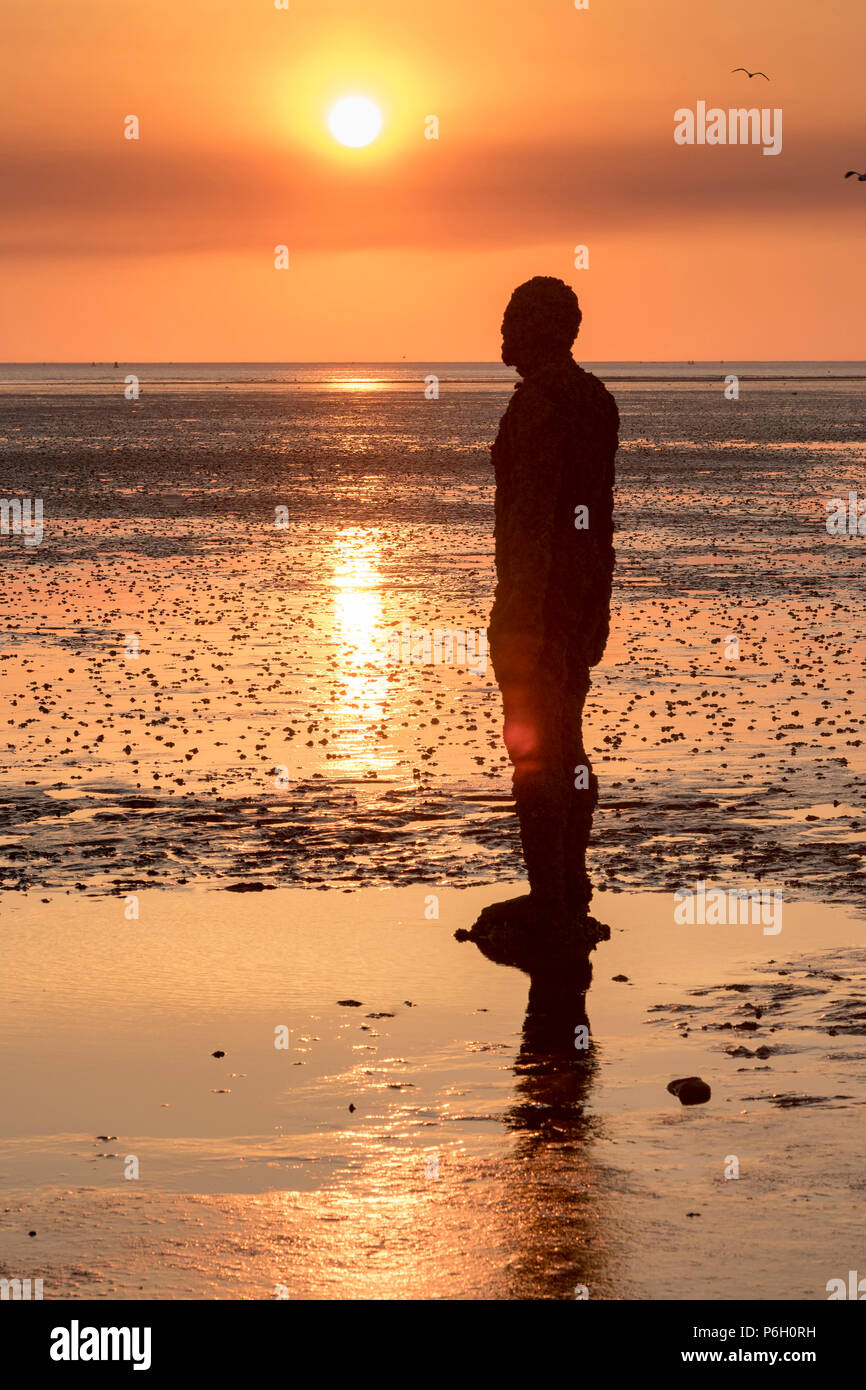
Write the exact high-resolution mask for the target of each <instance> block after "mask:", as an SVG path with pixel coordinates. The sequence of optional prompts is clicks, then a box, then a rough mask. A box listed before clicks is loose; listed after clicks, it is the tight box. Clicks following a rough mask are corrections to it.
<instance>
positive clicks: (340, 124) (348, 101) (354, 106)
mask: <svg viewBox="0 0 866 1390" xmlns="http://www.w3.org/2000/svg"><path fill="white" fill-rule="evenodd" d="M328 128H329V130H330V132H331V134H332V135H333V137H334V139H335V140H339V142H340V144H341V145H350V146H351V147H352V148H353V149H360V148H361V146H362V145H369V144H370V143H371V142H372V141H373V140H375V139H376V136H377V135H378V134H379V131H380V130H381V129H382V113H381V111H380V110H379V108H378V106H376V105H375V104H374V103H373V102H372V101H369V100H368V98H367V97H343V99H342V100H341V101H338V102H337V104H336V106H335V107H333V108H332V110H331V114H330V116H329V117H328Z"/></svg>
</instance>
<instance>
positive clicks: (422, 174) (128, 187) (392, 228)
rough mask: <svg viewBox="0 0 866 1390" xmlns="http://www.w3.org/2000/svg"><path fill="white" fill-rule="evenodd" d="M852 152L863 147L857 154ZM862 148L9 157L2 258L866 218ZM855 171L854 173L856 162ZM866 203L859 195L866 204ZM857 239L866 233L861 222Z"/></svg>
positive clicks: (624, 143) (518, 239)
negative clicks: (355, 157) (361, 157)
mask: <svg viewBox="0 0 866 1390" xmlns="http://www.w3.org/2000/svg"><path fill="white" fill-rule="evenodd" d="M854 143H856V141H855V142H854ZM851 148H852V139H851V136H850V133H849V134H848V136H847V137H844V138H843V137H841V136H839V137H834V136H832V135H830V134H827V135H824V136H821V137H820V138H814V137H813V138H812V139H811V140H810V142H808V143H803V142H797V141H796V140H791V139H790V137H789V135H788V132H786V141H785V148H784V150H783V152H782V154H781V155H780V156H779V157H778V158H776V159H766V158H763V157H762V155H761V151H760V149H759V148H758V147H755V146H748V147H737V148H733V147H697V146H693V147H677V146H675V145H674V143H673V120H671V127H670V130H666V131H665V132H664V139H662V138H661V137H659V138H657V139H653V140H648V139H647V138H646V136H645V135H644V136H643V137H641V138H637V137H636V138H634V139H626V138H625V137H623V138H622V139H620V140H619V141H618V142H617V141H608V142H607V143H605V144H599V143H597V142H594V143H592V144H589V143H585V142H582V141H581V140H580V139H577V138H575V139H572V140H566V141H562V142H560V143H559V144H557V145H554V146H551V145H550V144H549V143H548V144H544V145H543V146H538V145H533V144H530V143H526V144H522V145H505V144H502V143H500V144H490V145H488V146H481V145H475V146H471V147H470V146H465V145H457V144H456V143H454V144H451V145H449V144H448V143H447V142H445V141H442V142H439V143H437V142H434V141H429V142H427V141H421V140H419V142H418V147H417V148H413V149H412V150H411V151H406V150H404V151H403V153H402V154H400V155H399V156H392V157H391V158H390V159H388V160H382V161H381V162H380V163H376V164H374V163H369V162H364V163H361V162H360V161H359V164H358V165H357V166H356V167H353V166H352V165H351V163H350V162H349V161H347V160H339V161H337V160H334V159H332V158H330V157H329V156H315V155H312V154H310V153H309V152H303V153H299V152H296V151H291V150H271V151H269V152H268V153H267V155H266V156H265V155H262V154H261V153H256V154H255V155H253V154H250V153H247V152H244V151H228V152H227V151H221V150H204V151H202V150H193V149H188V150H185V151H177V150H167V149H165V148H162V147H156V146H150V147H149V146H148V144H147V143H146V142H141V143H135V142H129V143H128V144H126V143H124V145H123V146H121V147H120V148H119V149H118V150H116V151H114V150H112V151H89V152H82V151H72V150H65V151H64V150H56V151H55V150H46V149H42V150H40V151H38V152H36V153H34V154H25V153H24V152H22V153H19V154H17V155H16V154H12V155H11V156H9V157H7V159H6V160H5V167H4V168H3V169H2V170H0V177H2V180H3V187H4V191H5V201H6V204H7V216H6V218H5V223H4V227H3V231H2V234H0V246H2V248H3V250H4V251H6V252H7V253H9V254H17V255H24V256H52V257H55V258H61V257H64V256H100V257H109V256H112V255H124V256H128V255H130V254H137V255H151V254H159V253H166V252H184V251H188V252H208V251H215V252H226V251H231V252H250V251H261V250H262V249H263V248H266V249H267V252H268V253H271V251H272V248H273V246H274V245H275V244H277V243H278V242H285V243H287V244H288V245H289V247H290V248H291V250H292V251H293V252H295V251H297V252H309V253H322V252H328V251H355V250H368V249H377V248H379V249H381V248H396V247H399V248H404V249H413V250H418V249H426V248H429V249H431V250H435V249H441V250H454V249H470V248H471V249H483V248H485V247H489V248H491V249H503V248H506V247H509V246H513V245H518V244H527V243H529V242H532V241H542V240H543V241H550V240H554V239H556V238H558V237H562V238H563V240H564V241H566V242H571V241H574V242H577V241H586V240H588V239H589V238H590V237H592V236H595V237H598V236H601V235H604V234H605V233H606V232H608V233H609V232H611V231H612V230H616V231H618V232H621V231H622V229H623V226H624V225H625V226H628V227H630V228H633V229H634V231H635V233H636V234H638V233H639V231H640V228H641V227H642V226H643V225H646V224H648V223H655V224H658V223H660V222H661V223H667V224H675V225H678V226H680V227H682V226H684V225H685V224H687V223H692V222H694V221H696V220H702V221H708V220H710V221H712V220H716V221H718V222H722V221H726V220H734V221H736V222H737V223H738V225H739V227H740V228H741V229H744V228H747V227H748V223H749V219H750V218H753V217H760V218H762V219H767V218H770V219H772V218H774V217H778V218H782V217H784V218H786V219H787V218H789V217H790V215H792V214H794V215H797V214H801V215H806V214H808V215H809V217H810V218H812V219H814V216H815V214H816V212H817V213H818V214H820V215H821V216H828V217H830V218H837V217H841V218H842V219H843V220H844V221H845V222H847V220H848V218H849V217H852V216H856V217H857V218H858V219H861V218H862V217H863V215H864V209H863V207H862V197H863V195H862V192H861V186H857V185H854V184H852V182H851V181H850V180H849V181H848V183H847V184H846V183H845V181H844V179H843V178H842V175H843V173H844V171H845V169H846V168H849V167H851V155H850V150H851ZM855 162H856V161H855ZM858 195H859V196H858ZM861 225H862V223H861Z"/></svg>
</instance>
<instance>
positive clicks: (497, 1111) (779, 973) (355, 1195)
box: [0, 889, 866, 1299]
mask: <svg viewBox="0 0 866 1390" xmlns="http://www.w3.org/2000/svg"><path fill="white" fill-rule="evenodd" d="M495 896H496V894H495V892H493V891H492V890H490V889H469V890H462V891H453V890H452V891H445V892H443V893H442V894H441V895H440V897H439V902H438V910H439V916H438V918H431V917H428V916H427V915H425V914H426V913H427V911H428V910H429V907H430V904H429V901H428V895H426V894H425V893H424V891H423V890H422V889H401V890H396V891H390V892H380V891H377V890H374V889H368V890H364V891H362V892H359V893H355V894H351V895H343V894H336V893H328V894H317V893H314V892H310V891H300V890H294V891H279V892H276V893H273V894H265V895H262V896H256V895H249V896H246V897H242V898H235V897H233V895H231V894H228V893H225V892H186V893H164V892H150V893H145V894H142V896H141V901H140V918H139V920H138V921H137V922H135V923H130V922H126V921H125V920H124V919H123V914H122V911H121V910H120V906H119V904H118V903H117V902H115V901H113V900H110V899H109V900H104V901H101V902H96V901H94V900H92V899H90V900H88V899H86V898H85V897H84V896H83V895H69V896H67V895H65V894H60V895H55V896H52V897H51V898H50V900H49V901H48V902H46V903H44V904H41V903H37V902H35V901H33V900H32V895H31V896H30V897H24V896H21V897H17V898H16V899H15V900H14V901H13V902H12V903H11V904H10V906H9V909H8V916H7V928H6V934H7V942H8V952H7V969H6V971H5V973H4V979H3V985H2V1009H0V1020H2V1022H0V1037H2V1041H3V1043H4V1044H6V1045H7V1046H8V1047H9V1048H10V1049H14V1055H15V1058H16V1066H15V1067H14V1069H7V1071H6V1074H5V1076H4V1093H5V1094H4V1105H3V1109H2V1130H0V1173H2V1177H3V1185H4V1188H5V1196H4V1203H3V1207H4V1210H3V1211H2V1213H0V1230H2V1233H3V1251H4V1254H3V1262H4V1272H5V1269H8V1270H10V1271H19V1272H21V1271H23V1272H24V1273H25V1274H27V1275H29V1276H30V1277H42V1278H43V1279H44V1281H45V1297H46V1298H49V1297H101V1298H109V1297H121V1298H134V1297H138V1296H142V1295H144V1296H153V1297H161V1298H165V1297H205V1298H227V1299H230V1298H243V1297H246V1298H268V1297H273V1296H274V1291H275V1289H276V1286H277V1285H283V1286H284V1287H285V1288H286V1289H287V1290H288V1296H289V1297H291V1298H304V1297H311V1298H329V1297H340V1298H363V1297H373V1298H382V1297H386V1298H428V1297H433V1298H454V1297H461V1298H554V1299H562V1298H573V1297H574V1296H575V1289H576V1287H577V1286H578V1285H586V1286H587V1288H588V1290H589V1296H590V1297H591V1298H604V1299H609V1298H613V1299H618V1298H683V1297H694V1298H760V1299H768V1298H785V1299H793V1298H805V1299H822V1298H825V1297H826V1282H827V1280H828V1279H830V1278H833V1277H836V1276H837V1275H843V1276H844V1275H846V1273H847V1270H848V1269H849V1268H853V1267H856V1258H855V1256H856V1252H857V1250H858V1249H859V1248H860V1212H859V1207H860V1200H861V1197H862V1192H863V1187H864V1180H863V1176H862V1171H861V1169H862V1164H861V1157H860V1156H861V1150H862V1129H863V1110H862V1107H863V1104H864V1101H866V1089H864V1085H863V1082H864V1065H866V990H864V985H866V928H864V924H863V921H862V919H861V918H859V917H857V916H853V915H850V914H847V913H846V912H845V911H844V910H843V909H840V908H833V909H826V908H819V907H816V906H814V905H805V904H804V905H800V906H793V907H790V908H789V909H788V910H787V913H786V918H785V924H784V929H783V931H782V933H781V934H780V935H779V936H777V937H773V938H768V937H766V936H764V935H763V933H762V932H761V930H760V928H759V927H753V926H742V927H724V928H695V927H682V926H676V925H675V924H674V922H673V918H672V913H671V903H670V898H669V895H667V894H663V895H654V894H646V893H644V894H641V893H634V894H632V893H627V894H626V893H624V894H618V895H610V894H599V895H598V896H597V903H596V911H597V913H598V915H599V917H600V918H602V919H603V920H604V921H606V922H607V923H608V924H609V925H610V926H611V928H612V939H611V941H610V942H609V943H605V944H602V945H601V946H600V947H599V949H598V951H597V952H596V954H595V956H594V962H595V979H594V982H593V985H592V988H591V990H590V992H589V997H588V1002H587V1012H586V1014H585V1013H584V1012H583V1009H582V1004H581V999H580V995H579V991H577V990H576V991H575V995H574V1001H573V1008H569V1007H568V1006H567V1005H566V1006H565V1007H560V1008H557V1009H556V1010H554V1011H553V1012H552V1013H550V1014H547V1013H545V1010H544V1001H543V994H542V995H539V992H538V989H537V987H536V986H535V985H534V986H533V988H534V990H535V993H534V995H533V999H534V1002H532V1004H531V1007H530V1009H529V1010H528V1011H527V988H528V984H529V981H528V978H527V976H526V975H524V974H523V973H522V972H520V971H518V970H515V969H512V968H508V967H502V966H497V965H494V964H492V963H491V962H490V960H488V959H486V958H485V957H483V956H482V955H481V954H480V953H479V952H478V951H477V949H476V948H475V946H474V945H472V944H471V943H468V942H462V943H460V942H457V941H455V939H454V936H453V933H454V931H455V930H456V929H457V928H460V927H467V926H469V925H470V923H471V922H472V920H473V919H474V917H475V916H476V914H477V913H478V911H479V910H480V909H481V907H482V906H484V905H485V904H486V903H487V902H489V901H491V900H492V899H494V898H495ZM620 975H625V976H626V977H627V978H626V980H620V979H615V978H614V977H616V976H620ZM340 1000H343V1001H347V1000H355V1001H358V1002H357V1004H349V1003H343V1004H341V1003H339V1002H338V1001H340ZM581 1020H585V1022H586V1024H587V1025H588V1027H589V1030H590V1038H589V1044H590V1045H589V1047H588V1049H586V1050H584V1051H581V1050H578V1049H576V1048H575V1047H574V1038H575V1027H576V1026H578V1025H579V1024H580V1022H581ZM281 1026H285V1027H287V1028H289V1029H290V1030H291V1034H290V1047H289V1048H288V1049H287V1050H278V1049H277V1048H275V1046H274V1039H275V1029H276V1028H278V1027H281ZM759 1049H760V1050H761V1055H759ZM215 1051H222V1052H224V1053H225V1056H224V1057H222V1058H215V1057H213V1056H212V1055H211V1054H212V1053H213V1052H215ZM747 1054H752V1055H747ZM695 1074H697V1075H700V1076H701V1077H703V1078H704V1079H705V1080H706V1081H707V1082H708V1083H709V1084H710V1086H711V1089H712V1096H711V1099H710V1101H709V1102H708V1103H707V1104H706V1105H702V1106H697V1107H692V1108H684V1107H682V1106H681V1105H680V1103H679V1102H678V1101H677V1100H675V1099H674V1097H673V1096H671V1095H670V1094H669V1093H668V1092H667V1089H666V1087H667V1083H668V1082H669V1081H670V1080H671V1079H672V1078H674V1077H678V1076H689V1075H695ZM350 1106H354V1107H355V1109H354V1110H350V1108H349V1107H350ZM131 1157H134V1158H136V1159H137V1160H138V1163H139V1176H138V1177H137V1178H136V1179H134V1180H133V1179H127V1178H125V1176H124V1174H125V1171H126V1168H127V1165H128V1161H129V1159H130V1158H131ZM732 1158H735V1159H736V1161H737V1167H738V1176H736V1178H734V1177H733V1176H732V1164H731V1160H732ZM29 1230H35V1231H36V1232H37V1234H36V1237H34V1238H30V1237H28V1234H27V1232H28V1231H29Z"/></svg>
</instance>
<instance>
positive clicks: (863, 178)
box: [845, 169, 866, 183]
mask: <svg viewBox="0 0 866 1390" xmlns="http://www.w3.org/2000/svg"><path fill="white" fill-rule="evenodd" d="M845 177H846V179H859V180H860V182H861V183H866V174H858V173H857V170H856V169H849V170H848V172H847V174H846V175H845Z"/></svg>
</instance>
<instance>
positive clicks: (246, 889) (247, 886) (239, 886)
mask: <svg viewBox="0 0 866 1390" xmlns="http://www.w3.org/2000/svg"><path fill="white" fill-rule="evenodd" d="M276 886H277V885H276V884H275V883H226V884H225V885H224V887H223V892H225V893H265V892H268V891H270V890H275V889H276Z"/></svg>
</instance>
